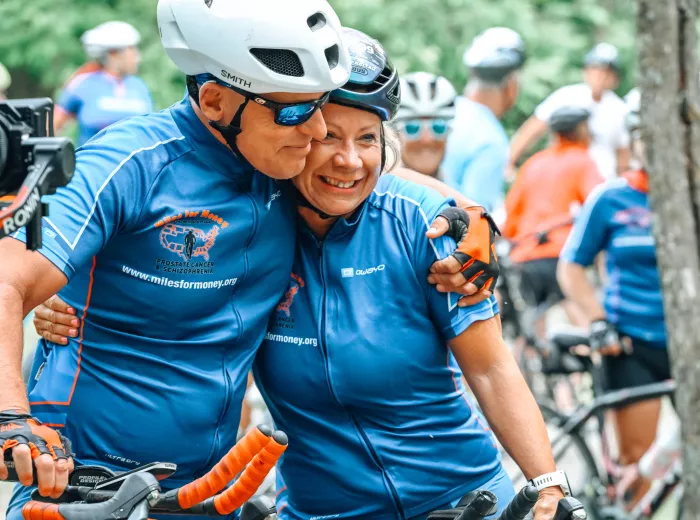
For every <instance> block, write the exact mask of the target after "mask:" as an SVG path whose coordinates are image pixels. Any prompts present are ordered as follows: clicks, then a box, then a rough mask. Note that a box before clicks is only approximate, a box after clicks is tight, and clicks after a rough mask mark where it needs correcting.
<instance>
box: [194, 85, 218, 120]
mask: <svg viewBox="0 0 700 520" xmlns="http://www.w3.org/2000/svg"><path fill="white" fill-rule="evenodd" d="M222 89H223V87H222V86H221V85H217V84H215V83H205V84H204V85H202V86H201V87H199V108H200V110H201V111H202V114H204V117H206V118H207V119H209V120H210V121H219V120H221V119H223V116H224V106H223V105H224V102H223V101H224V99H223V98H224V96H223V92H222V91H221V90H222Z"/></svg>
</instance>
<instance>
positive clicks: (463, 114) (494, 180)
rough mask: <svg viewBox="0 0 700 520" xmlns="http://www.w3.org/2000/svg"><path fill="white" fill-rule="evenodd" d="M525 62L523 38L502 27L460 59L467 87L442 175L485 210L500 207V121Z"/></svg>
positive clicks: (504, 146) (504, 149)
mask: <svg viewBox="0 0 700 520" xmlns="http://www.w3.org/2000/svg"><path fill="white" fill-rule="evenodd" d="M524 63H525V45H524V43H523V40H522V38H521V37H520V35H519V34H518V33H516V32H515V31H513V30H511V29H507V28H505V27H492V28H491V29H488V30H486V31H484V32H483V33H481V34H480V35H479V36H477V37H476V38H475V39H474V41H473V42H472V44H471V46H470V47H469V48H468V49H467V52H466V53H465V55H464V64H465V65H466V66H467V68H468V69H469V73H470V77H469V83H468V84H467V87H466V89H465V97H463V98H459V99H458V101H457V115H456V117H455V120H454V122H453V130H452V133H451V134H450V137H449V139H448V140H447V150H446V152H445V159H444V161H443V164H442V171H443V175H444V178H445V182H447V184H449V185H450V186H451V187H453V188H455V189H456V190H459V191H460V192H462V193H463V194H464V195H466V196H467V197H469V198H471V199H474V200H475V201H476V202H478V203H479V204H481V205H483V206H484V207H485V208H486V209H487V210H489V211H495V210H496V209H498V208H499V207H500V206H501V205H502V204H503V197H504V180H505V170H506V165H507V164H508V153H509V152H508V147H509V143H508V136H507V135H506V132H505V130H504V129H503V126H502V125H501V123H500V121H499V120H500V119H501V118H502V117H503V116H504V115H505V113H506V112H508V110H510V108H511V107H512V106H513V105H514V104H515V102H516V100H517V98H518V93H519V90H520V85H519V79H518V71H519V70H520V68H521V67H522V66H523V64H524Z"/></svg>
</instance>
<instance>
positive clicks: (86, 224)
mask: <svg viewBox="0 0 700 520" xmlns="http://www.w3.org/2000/svg"><path fill="white" fill-rule="evenodd" d="M183 139H185V136H184V135H181V136H179V137H171V138H170V139H166V140H165V141H158V142H157V143H155V144H152V145H151V146H144V147H143V148H139V149H138V150H134V151H133V152H131V153H130V154H129V155H127V156H126V157H125V158H124V159H123V160H122V161H121V162H120V163H119V164H118V165H117V167H116V168H115V169H114V170H112V172H111V173H110V174H109V175H108V176H107V178H106V179H105V181H104V182H103V183H102V186H100V189H99V190H97V194H96V195H95V201H94V202H93V203H92V207H91V208H90V212H89V213H88V216H87V218H86V219H85V222H84V223H83V226H82V227H81V228H80V231H79V232H78V235H77V236H76V237H75V240H74V241H73V242H72V243H70V242H68V241H67V240H66V239H65V237H64V236H63V235H61V237H62V238H63V239H64V240H66V243H67V244H68V247H70V248H71V249H72V250H75V247H76V246H77V245H78V242H79V241H80V237H81V236H82V235H83V232H84V231H85V229H86V228H87V226H88V224H89V223H90V220H91V219H92V216H93V215H94V213H95V209H96V208H97V203H98V202H99V199H100V195H101V194H102V192H103V191H104V189H105V188H106V187H107V185H108V184H109V182H110V181H111V180H112V178H113V177H114V176H115V175H116V174H117V172H119V170H121V168H122V166H124V165H125V164H126V163H127V162H129V161H130V160H131V158H132V157H134V155H136V154H138V153H141V152H145V151H148V150H153V149H155V148H157V147H159V146H162V145H165V144H168V143H171V142H173V141H182V140H183Z"/></svg>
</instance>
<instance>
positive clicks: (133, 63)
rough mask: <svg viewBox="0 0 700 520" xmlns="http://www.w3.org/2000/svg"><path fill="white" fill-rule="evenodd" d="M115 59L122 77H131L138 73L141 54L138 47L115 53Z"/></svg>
mask: <svg viewBox="0 0 700 520" xmlns="http://www.w3.org/2000/svg"><path fill="white" fill-rule="evenodd" d="M115 57H116V58H117V60H119V61H118V66H119V71H120V72H121V73H122V74H123V75H124V76H131V75H134V74H136V73H137V72H138V70H139V64H140V63H141V53H140V52H139V49H138V47H135V46H132V47H127V48H126V49H123V50H121V51H116V54H115Z"/></svg>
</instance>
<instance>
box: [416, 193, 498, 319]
mask: <svg viewBox="0 0 700 520" xmlns="http://www.w3.org/2000/svg"><path fill="white" fill-rule="evenodd" d="M496 233H498V228H497V227H496V225H495V224H494V223H493V220H492V219H491V217H490V216H489V215H488V214H487V213H486V212H485V211H484V209H483V208H482V207H481V206H474V207H471V208H467V209H466V210H464V209H461V208H454V207H450V208H446V209H445V210H444V211H443V212H442V213H441V214H440V215H439V216H438V217H437V218H436V219H435V220H434V221H433V223H432V227H431V228H430V230H428V232H427V233H426V236H427V237H428V238H431V239H432V238H437V237H439V236H442V235H445V234H447V235H448V236H451V237H452V238H454V239H455V241H456V242H457V250H456V251H455V252H454V253H453V254H452V255H451V256H449V257H448V258H445V259H443V260H440V261H438V262H435V263H434V264H433V265H432V266H431V268H430V276H428V281H429V282H430V283H432V284H435V285H436V288H437V290H438V291H440V292H455V293H459V294H463V295H466V296H470V297H471V298H462V299H461V300H460V305H461V306H467V305H474V304H475V303H478V302H480V301H483V300H484V299H486V298H488V297H489V296H490V295H491V291H492V289H493V288H494V287H495V285H496V280H497V279H498V274H499V267H498V262H497V259H496V255H495V253H494V250H493V242H494V239H495V235H496Z"/></svg>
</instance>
